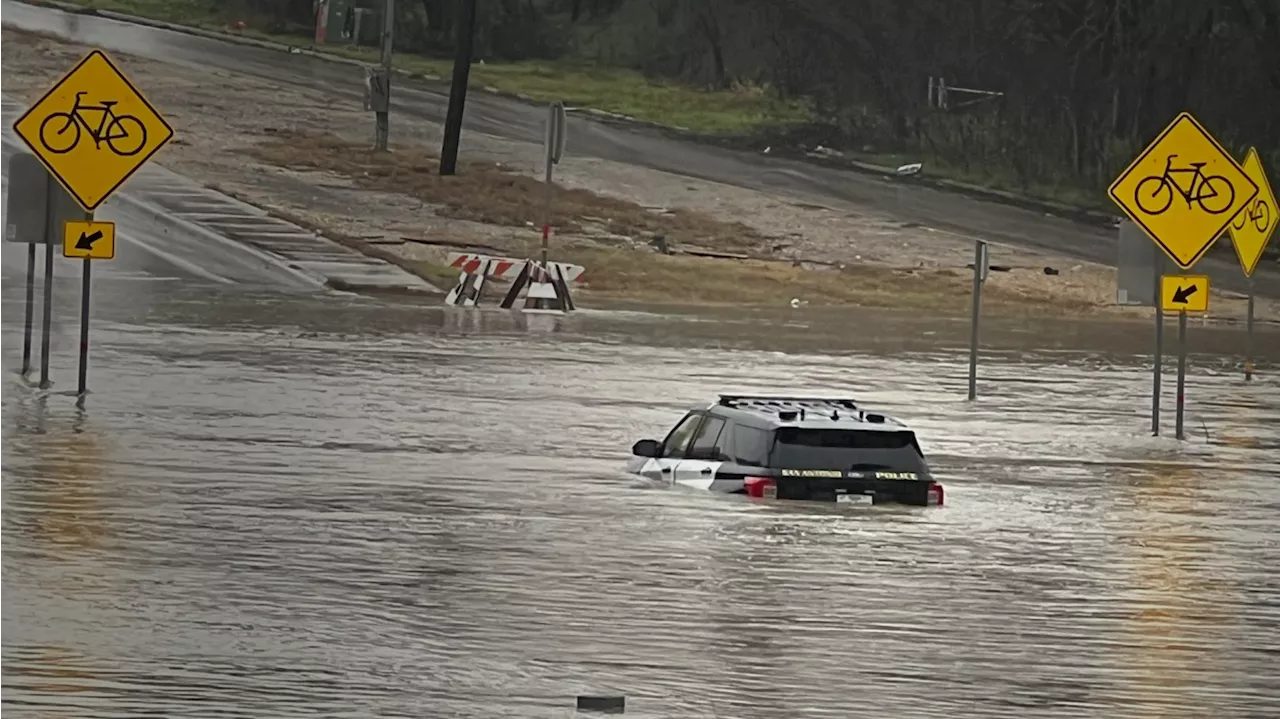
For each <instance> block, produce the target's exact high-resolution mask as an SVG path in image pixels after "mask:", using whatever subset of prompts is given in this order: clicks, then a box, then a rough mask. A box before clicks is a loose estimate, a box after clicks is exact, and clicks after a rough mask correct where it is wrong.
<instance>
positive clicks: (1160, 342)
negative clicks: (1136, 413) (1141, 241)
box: [1151, 265, 1164, 437]
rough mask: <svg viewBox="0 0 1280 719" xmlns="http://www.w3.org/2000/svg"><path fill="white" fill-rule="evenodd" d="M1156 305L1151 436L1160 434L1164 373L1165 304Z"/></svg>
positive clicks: (1158, 271) (1158, 267) (1156, 283)
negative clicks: (1161, 390) (1161, 381)
mask: <svg viewBox="0 0 1280 719" xmlns="http://www.w3.org/2000/svg"><path fill="white" fill-rule="evenodd" d="M1153 267H1154V268H1155V275H1156V277H1155V282H1154V283H1153V284H1154V285H1155V286H1156V287H1159V285H1160V266H1159V265H1153ZM1153 304H1155V306H1156V356H1155V365H1154V371H1153V374H1152V377H1151V436H1152V437H1159V436H1160V380H1161V379H1162V378H1163V375H1164V305H1163V303H1161V302H1155V303H1153Z"/></svg>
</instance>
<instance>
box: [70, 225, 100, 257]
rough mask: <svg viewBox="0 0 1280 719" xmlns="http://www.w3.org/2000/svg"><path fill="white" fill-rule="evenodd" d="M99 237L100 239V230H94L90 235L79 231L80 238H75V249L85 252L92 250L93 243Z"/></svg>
mask: <svg viewBox="0 0 1280 719" xmlns="http://www.w3.org/2000/svg"><path fill="white" fill-rule="evenodd" d="M101 239H102V230H95V231H94V233H93V234H92V235H86V234H85V233H83V232H81V233H80V239H78V240H76V249H77V250H85V251H86V252H92V251H93V243H95V242H97V241H98V240H101Z"/></svg>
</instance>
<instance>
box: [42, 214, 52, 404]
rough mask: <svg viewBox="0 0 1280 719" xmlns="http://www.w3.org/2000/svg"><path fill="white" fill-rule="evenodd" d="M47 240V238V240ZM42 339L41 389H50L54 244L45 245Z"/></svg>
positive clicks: (46, 243) (47, 243)
mask: <svg viewBox="0 0 1280 719" xmlns="http://www.w3.org/2000/svg"><path fill="white" fill-rule="evenodd" d="M46 239H47V238H46ZM41 325H42V327H41V329H42V332H43V335H42V336H41V337H40V389H49V387H50V386H52V384H53V383H52V382H50V381H49V335H50V334H51V333H52V332H53V243H52V242H45V245H44V318H43V321H42V322H41Z"/></svg>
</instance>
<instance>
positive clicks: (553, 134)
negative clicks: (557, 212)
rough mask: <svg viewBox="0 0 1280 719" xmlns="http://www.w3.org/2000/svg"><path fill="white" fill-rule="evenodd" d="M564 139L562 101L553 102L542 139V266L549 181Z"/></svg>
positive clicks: (547, 234) (547, 229) (548, 220)
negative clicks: (543, 153)
mask: <svg viewBox="0 0 1280 719" xmlns="http://www.w3.org/2000/svg"><path fill="white" fill-rule="evenodd" d="M564 139H565V114H564V103H562V102H559V101H557V102H553V103H551V105H550V106H549V107H548V108H547V127H546V134H545V136H544V137H543V139H542V146H543V150H545V155H546V156H545V157H544V165H545V168H546V169H545V176H544V177H543V182H544V184H545V186H546V195H545V197H544V198H543V207H542V266H543V267H546V265H547V245H548V240H549V239H550V237H551V200H552V191H553V189H554V185H553V183H552V181H551V175H552V172H553V168H554V167H555V166H556V165H558V164H560V158H561V157H563V156H564Z"/></svg>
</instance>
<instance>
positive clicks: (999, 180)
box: [849, 152, 1118, 212]
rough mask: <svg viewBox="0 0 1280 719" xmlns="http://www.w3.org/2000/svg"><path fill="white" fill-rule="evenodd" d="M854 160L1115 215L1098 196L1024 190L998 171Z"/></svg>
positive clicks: (1048, 188) (899, 156)
mask: <svg viewBox="0 0 1280 719" xmlns="http://www.w3.org/2000/svg"><path fill="white" fill-rule="evenodd" d="M849 156H850V157H851V158H853V159H855V160H858V161H861V162H866V163H869V164H873V165H878V166H881V167H889V168H894V167H901V166H902V165H905V164H908V163H911V162H923V163H924V174H925V175H928V176H930V177H934V178H943V179H947V180H952V181H954V182H957V183H960V184H963V185H972V186H974V187H978V188H983V189H987V190H996V191H1001V192H1007V193H1009V194H1012V195H1017V196H1020V197H1029V198H1032V199H1035V200H1040V201H1042V202H1048V203H1053V204H1057V205H1063V206H1066V207H1071V208H1077V209H1087V210H1101V211H1111V212H1118V210H1116V208H1115V205H1113V204H1111V202H1110V201H1109V200H1107V198H1106V195H1105V194H1103V193H1101V192H1091V191H1089V190H1087V189H1085V188H1082V187H1078V186H1073V185H1054V184H1048V183H1032V184H1031V185H1030V186H1024V185H1022V183H1020V182H1018V181H1017V180H1016V179H1014V178H1013V176H1012V174H1009V173H1003V172H999V171H982V170H978V169H974V168H970V169H968V170H966V169H965V168H963V167H959V166H956V165H952V164H950V163H947V162H945V161H939V160H938V159H937V158H932V157H928V156H927V155H926V153H923V152H921V153H914V154H908V153H863V154H859V153H849Z"/></svg>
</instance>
